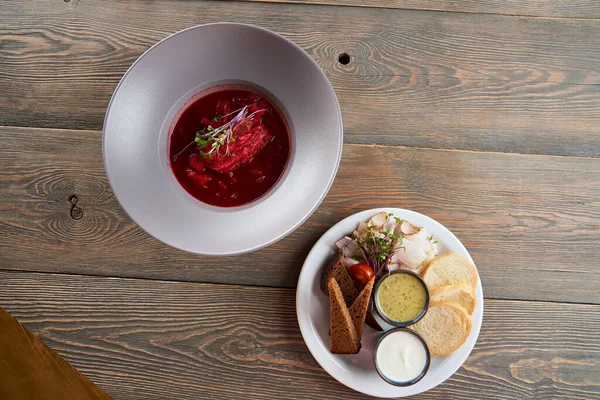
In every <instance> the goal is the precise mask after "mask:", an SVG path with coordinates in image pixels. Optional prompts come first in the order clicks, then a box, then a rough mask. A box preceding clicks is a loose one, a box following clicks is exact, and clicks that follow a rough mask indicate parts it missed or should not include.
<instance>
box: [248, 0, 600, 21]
mask: <svg viewBox="0 0 600 400" xmlns="http://www.w3.org/2000/svg"><path fill="white" fill-rule="evenodd" d="M242 1H258V2H272V3H294V4H328V5H336V6H341V5H346V6H354V7H378V8H398V9H404V10H430V11H446V12H461V13H469V14H477V13H483V14H500V15H511V16H530V17H531V16H532V17H557V18H586V19H591V18H600V7H599V6H598V3H597V2H596V1H594V0H572V1H568V2H565V1H562V0H505V1H496V0H444V1H438V0H242Z"/></svg>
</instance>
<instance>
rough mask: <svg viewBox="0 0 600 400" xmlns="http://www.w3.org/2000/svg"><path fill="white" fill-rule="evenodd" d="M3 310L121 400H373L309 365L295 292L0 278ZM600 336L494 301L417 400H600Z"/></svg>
mask: <svg viewBox="0 0 600 400" xmlns="http://www.w3.org/2000/svg"><path fill="white" fill-rule="evenodd" d="M133 299H135V301H132V300H133ZM0 304H1V305H2V306H4V307H6V308H7V309H8V310H9V311H10V312H11V313H12V314H13V315H14V316H15V317H16V318H18V319H19V320H21V321H22V322H23V323H24V324H25V325H26V326H27V327H28V328H29V329H31V330H32V331H33V332H35V333H36V334H38V335H39V336H40V338H41V339H42V340H43V341H44V342H46V343H47V344H48V345H49V346H51V347H52V348H53V349H55V350H56V351H57V352H58V353H59V354H61V355H62V356H63V357H65V359H67V360H68V361H69V362H71V363H72V364H73V365H74V366H76V367H77V368H79V369H80V370H81V371H82V372H83V373H84V374H86V375H87V376H89V377H91V378H92V379H93V380H94V381H95V382H96V383H97V384H98V385H99V386H100V387H102V388H103V389H104V390H106V392H108V393H109V394H110V395H112V396H113V397H114V398H115V399H123V400H125V399H126V400H133V399H144V400H147V399H166V398H172V394H173V393H177V398H178V399H182V400H184V399H210V398H212V399H215V398H216V399H239V398H243V399H265V398H268V399H334V398H336V399H363V398H367V397H366V396H362V395H360V394H358V393H355V392H352V391H351V390H350V389H347V388H346V387H344V386H342V385H341V384H339V383H338V382H336V381H335V380H334V379H333V378H330V377H329V376H328V375H327V373H326V372H325V371H324V370H322V369H321V368H320V366H319V365H318V364H317V362H316V361H315V360H314V359H313V358H312V356H311V355H310V353H309V352H308V349H307V348H306V346H305V344H304V342H303V340H302V337H301V334H300V331H299V328H298V325H297V322H296V312H295V291H294V290H292V289H274V288H271V289H269V288H250V287H235V286H228V285H206V284H194V283H181V282H161V281H147V280H130V279H115V278H98V277H74V276H67V275H59V276H56V275H48V274H34V273H9V272H0ZM324 323H327V322H326V321H324ZM599 329H600V306H595V305H593V306H592V305H576V304H558V303H537V302H519V301H503V300H491V301H486V304H485V319H484V324H483V328H482V331H481V335H480V338H479V340H478V343H477V345H476V347H475V350H474V351H473V353H472V354H471V356H470V357H469V359H468V360H467V362H466V363H465V365H464V367H463V368H461V369H460V370H459V371H458V372H457V373H456V374H455V375H454V376H453V377H452V378H451V379H450V380H448V381H447V382H446V383H444V384H442V385H441V386H439V387H437V388H435V389H434V390H432V391H430V392H428V393H427V395H426V396H420V397H419V396H417V397H416V398H417V399H425V398H427V399H445V400H452V399H467V398H481V399H483V398H485V399H507V398H513V399H536V400H544V399H548V400H550V399H553V400H554V399H566V398H569V399H585V400H590V399H594V398H596V399H597V398H600V386H599V382H598V379H597V378H598V376H599V373H600V350H599V349H600V336H598V335H597V332H598V330H599Z"/></svg>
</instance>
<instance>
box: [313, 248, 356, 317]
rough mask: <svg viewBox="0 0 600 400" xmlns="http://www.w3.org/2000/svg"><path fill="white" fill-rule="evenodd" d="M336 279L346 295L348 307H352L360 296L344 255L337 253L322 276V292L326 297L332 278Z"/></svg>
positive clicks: (326, 266)
mask: <svg viewBox="0 0 600 400" xmlns="http://www.w3.org/2000/svg"><path fill="white" fill-rule="evenodd" d="M332 277H333V278H335V280H336V281H337V283H338V285H339V287H340V289H341V290H342V294H343V295H344V300H345V301H346V305H347V306H348V307H350V305H351V304H352V303H353V302H354V300H355V299H356V296H358V289H357V288H356V285H355V284H354V281H353V280H352V277H351V276H350V274H349V273H348V268H346V266H345V265H344V256H343V255H342V253H337V254H336V255H335V256H333V257H332V258H331V259H330V260H329V261H328V262H327V264H326V265H325V268H324V269H323V273H322V274H321V290H322V291H323V293H325V294H326V295H329V290H328V288H327V285H328V284H329V279H330V278H332Z"/></svg>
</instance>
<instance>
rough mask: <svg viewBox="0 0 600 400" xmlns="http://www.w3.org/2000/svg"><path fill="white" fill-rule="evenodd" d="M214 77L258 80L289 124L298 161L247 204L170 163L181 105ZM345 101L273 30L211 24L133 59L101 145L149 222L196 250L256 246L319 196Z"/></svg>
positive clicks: (243, 82)
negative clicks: (202, 196)
mask: <svg viewBox="0 0 600 400" xmlns="http://www.w3.org/2000/svg"><path fill="white" fill-rule="evenodd" d="M216 85H228V86H229V87H231V86H232V85H234V86H235V85H239V86H242V87H243V88H247V87H248V86H251V87H254V88H256V89H258V90H259V91H261V92H263V93H264V94H266V95H267V96H268V97H270V98H271V100H273V101H274V102H275V103H276V105H277V106H278V108H279V109H280V110H281V111H282V113H283V115H284V116H285V117H286V120H287V122H288V126H289V130H290V142H291V151H290V153H291V154H290V160H289V161H288V165H287V167H286V170H285V171H284V174H283V176H282V178H281V179H280V180H279V182H278V183H277V185H276V186H275V187H274V188H272V189H271V190H270V191H269V192H268V193H267V194H266V195H264V196H263V197H261V198H260V199H258V200H256V201H254V202H252V203H250V204H247V205H244V206H240V207H230V208H221V207H214V206H210V205H208V204H205V203H202V202H200V201H199V200H196V199H195V198H193V197H192V196H191V195H190V194H189V193H188V192H187V191H185V189H183V188H182V187H181V186H180V185H179V183H178V182H177V180H176V179H175V176H174V175H173V172H172V171H171V168H170V166H169V158H168V156H167V143H168V139H169V134H170V130H171V126H172V125H173V124H172V123H173V120H174V118H176V116H177V115H178V114H177V113H178V111H179V110H181V109H182V107H183V106H184V105H185V104H186V102H188V101H189V100H190V99H192V98H195V97H196V96H197V95H198V94H199V93H208V92H209V91H211V90H213V89H212V88H214V87H215V86H216ZM342 132H343V130H342V118H341V113H340V108H339V105H338V102H337V99H336V96H335V93H334V91H333V88H332V87H331V84H330V83H329V81H328V80H327V77H326V76H325V74H324V73H323V71H322V70H321V68H319V66H318V64H317V63H316V62H315V61H314V60H313V59H312V58H311V57H310V56H309V55H308V54H306V53H305V52H304V51H303V50H302V49H301V48H300V47H298V46H296V45H295V44H294V43H292V42H291V41H289V40H288V39H286V38H284V37H283V36H280V35H278V34H276V33H273V32H271V31H268V30H266V29H262V28H258V27H255V26H251V25H244V24H232V23H221V24H210V25H202V26H196V27H193V28H190V29H186V30H184V31H181V32H178V33H175V34H174V35H171V36H169V37H168V38H166V39H164V40H162V41H160V42H159V43H157V44H156V45H154V46H152V47H151V48H150V49H149V50H148V51H147V52H145V53H144V54H143V55H142V56H141V57H140V58H138V60H137V61H136V62H135V63H134V64H133V65H132V66H131V68H130V69H129V71H127V73H126V74H125V76H124V77H123V79H121V82H120V83H119V85H118V86H117V88H116V90H115V93H114V94H113V97H112V99H111V102H110V104H109V106H108V111H107V113H106V119H105V121H104V133H103V138H102V148H103V155H104V166H105V168H106V174H107V176H108V180H109V182H110V185H111V187H112V189H113V191H114V192H115V195H116V196H117V199H118V200H119V202H120V203H121V205H122V206H123V208H124V209H125V211H126V212H127V213H128V214H129V216H130V217H131V218H132V219H133V220H134V221H135V222H137V224H138V225H140V226H141V227H142V228H143V229H144V230H146V231H147V232H148V233H150V234H151V235H152V236H154V237H156V238H157V239H159V240H162V241H163V242H165V243H167V244H169V245H171V246H173V247H177V248H180V249H183V250H187V251H190V252H194V253H201V254H212V255H225V254H238V253H243V252H248V251H253V250H256V249H258V248H261V247H264V246H267V245H269V244H271V243H273V242H275V241H277V240H279V239H281V238H283V237H284V236H285V235H287V234H289V233H290V232H291V231H293V230H294V229H295V228H297V227H298V226H299V225H300V224H301V223H302V222H304V221H305V220H306V219H307V218H308V217H309V216H310V215H311V214H312V213H313V211H314V210H315V209H316V208H317V207H318V205H319V204H320V203H321V201H322V200H323V198H324V197H325V195H326V194H327V191H328V190H329V187H330V186H331V183H332V182H333V179H334V178H335V174H336V172H337V169H338V165H339V161H340V158H341V154H342V142H343V137H342V136H343V133H342Z"/></svg>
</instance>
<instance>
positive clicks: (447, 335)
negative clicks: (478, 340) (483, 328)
mask: <svg viewBox="0 0 600 400" xmlns="http://www.w3.org/2000/svg"><path fill="white" fill-rule="evenodd" d="M471 325H472V322H471V317H470V316H469V313H467V310H465V309H464V308H463V307H461V306H459V305H458V304H455V303H450V302H446V301H443V302H441V303H435V304H432V305H431V306H430V307H429V310H427V313H426V314H425V316H424V317H423V319H421V320H420V321H419V322H417V323H416V324H414V325H413V326H412V327H411V329H413V330H414V331H415V332H417V333H418V334H419V335H421V336H422V337H423V339H425V342H427V346H428V347H429V351H431V354H433V355H434V356H447V355H449V354H452V353H454V352H455V351H456V350H457V349H458V348H459V347H460V346H462V344H463V343H464V342H465V341H466V340H467V338H468V337H469V333H471Z"/></svg>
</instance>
